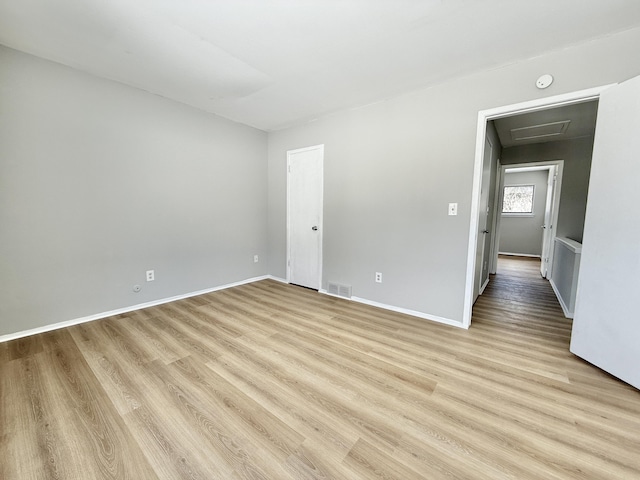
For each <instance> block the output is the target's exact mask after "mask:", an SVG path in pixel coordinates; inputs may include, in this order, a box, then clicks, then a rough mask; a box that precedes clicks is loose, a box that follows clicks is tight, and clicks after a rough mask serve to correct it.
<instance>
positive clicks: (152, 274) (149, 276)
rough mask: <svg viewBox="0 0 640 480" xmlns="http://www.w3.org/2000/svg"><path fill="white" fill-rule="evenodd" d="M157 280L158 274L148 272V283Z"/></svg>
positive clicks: (151, 271)
mask: <svg viewBox="0 0 640 480" xmlns="http://www.w3.org/2000/svg"><path fill="white" fill-rule="evenodd" d="M155 279H156V274H155V272H154V271H153V270H147V282H153V281H154V280H155Z"/></svg>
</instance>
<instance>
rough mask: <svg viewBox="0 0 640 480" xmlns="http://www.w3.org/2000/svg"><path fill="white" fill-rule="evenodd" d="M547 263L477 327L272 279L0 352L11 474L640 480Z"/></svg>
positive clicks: (614, 410)
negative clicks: (580, 354) (577, 348)
mask: <svg viewBox="0 0 640 480" xmlns="http://www.w3.org/2000/svg"><path fill="white" fill-rule="evenodd" d="M538 265H539V264H538V263H537V262H535V261H530V260H518V259H508V258H506V259H505V258H503V259H501V262H500V270H499V273H498V275H496V276H494V277H492V280H491V282H490V284H489V286H488V287H487V290H486V291H485V293H484V295H482V296H481V297H480V298H479V300H478V301H477V303H476V305H475V308H474V317H473V323H472V326H471V329H470V330H468V331H466V330H462V329H457V328H454V327H448V326H444V325H438V324H435V323H431V322H428V321H425V320H421V319H418V318H414V317H409V316H405V315H401V314H396V313H393V312H389V311H385V310H380V309H376V308H373V307H369V306H365V305H361V304H357V303H353V302H349V301H346V300H343V299H338V298H333V297H329V296H325V295H321V294H318V293H315V292H313V291H310V290H306V289H302V288H299V287H295V286H290V285H284V284H281V283H278V282H275V281H261V282H257V283H254V284H250V285H244V286H240V287H235V288H231V289H228V290H224V291H219V292H215V293H211V294H207V295H203V296H199V297H193V298H191V299H187V300H182V301H178V302H174V303H170V304H166V305H162V306H158V307H153V308H147V309H144V310H140V311H136V312H132V313H129V314H125V315H119V316H115V317H111V318H108V319H103V320H98V321H94V322H90V323H86V324H82V325H78V326H75V327H71V328H66V329H61V330H57V331H54V332H50V333H46V334H42V335H37V336H32V337H29V338H25V339H21V340H16V341H12V342H7V343H4V344H0V422H1V423H0V428H1V431H0V478H2V479H3V480H4V479H6V480H14V479H15V480H27V479H29V480H30V479H69V480H76V479H77V480H93V479H107V478H108V479H132V480H146V479H203V480H210V479H230V480H234V479H235V480H237V479H278V480H286V479H324V478H335V479H341V480H344V479H347V480H348V479H354V480H357V479H374V478H384V479H401V480H410V479H439V478H447V479H451V478H461V479H501V478H514V479H565V478H567V479H578V478H580V479H606V478H612V479H613V478H615V479H631V478H640V393H639V392H638V391H637V390H635V389H633V388H632V387H630V386H628V385H626V384H625V383H623V382H620V381H618V380H616V379H615V378H613V377H611V376H609V375H607V374H606V373H604V372H602V371H600V370H598V369H597V368H595V367H593V366H591V365H589V364H588V363H586V362H584V361H582V360H580V359H578V358H576V357H575V356H573V355H572V354H571V353H570V352H569V350H568V347H569V337H570V328H571V322H570V320H567V319H565V318H564V317H563V315H562V310H561V309H560V307H559V305H558V303H557V301H556V299H555V296H554V294H553V292H552V290H551V287H550V286H549V284H548V283H547V282H546V281H544V280H542V279H541V278H540V276H539V273H538V272H537V271H536V269H537V267H538Z"/></svg>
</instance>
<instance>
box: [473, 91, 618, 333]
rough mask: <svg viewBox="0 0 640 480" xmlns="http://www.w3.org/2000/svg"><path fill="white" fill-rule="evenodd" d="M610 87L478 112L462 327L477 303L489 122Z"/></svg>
mask: <svg viewBox="0 0 640 480" xmlns="http://www.w3.org/2000/svg"><path fill="white" fill-rule="evenodd" d="M610 87H611V85H604V86H601V87H594V88H590V89H587V90H581V91H577V92H571V93H566V94H562V95H556V96H553V97H548V98H541V99H537V100H531V101H528V102H523V103H518V104H514V105H506V106H502V107H496V108H492V109H489V110H481V111H479V112H478V123H477V130H476V152H475V164H474V169H473V183H472V195H471V214H470V218H469V241H468V243H467V274H466V281H465V295H464V306H463V312H462V326H463V327H464V328H469V326H471V313H472V310H473V302H474V295H473V294H474V288H473V286H474V280H475V260H476V249H477V246H478V222H479V211H480V190H481V182H482V168H483V161H482V160H483V154H484V146H485V138H486V135H487V121H489V120H494V119H497V118H501V117H506V116H510V115H516V114H519V113H528V112H535V111H537V110H545V109H548V108H554V107H559V106H562V105H570V104H573V103H579V102H585V101H589V100H596V99H598V98H599V96H600V93H601V92H602V91H604V90H606V89H607V88H610Z"/></svg>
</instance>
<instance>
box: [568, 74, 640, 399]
mask: <svg viewBox="0 0 640 480" xmlns="http://www.w3.org/2000/svg"><path fill="white" fill-rule="evenodd" d="M639 131H640V77H635V78H632V79H631V80H627V81H626V82H623V83H621V84H619V85H616V86H614V87H611V88H610V89H608V90H606V91H604V92H602V94H601V95H600V102H599V105H598V119H597V121H596V133H595V137H594V143H593V157H592V163H591V177H590V180H589V198H588V201H587V211H586V215H585V222H584V235H583V243H582V256H581V261H580V275H579V278H578V292H577V297H576V308H575V313H574V318H573V328H572V331H571V346H570V350H571V351H572V352H573V353H575V354H576V355H578V356H580V357H582V358H584V359H585V360H587V361H588V362H590V363H592V364H594V365H596V366H598V367H600V368H602V369H603V370H605V371H607V372H609V373H610V374H612V375H614V376H616V377H618V378H620V379H622V380H624V381H625V382H627V383H629V384H631V385H633V386H634V387H636V388H640V368H638V363H639V361H640V341H639V339H640V321H639V320H638V319H639V318H640V314H638V300H637V298H638V286H639V285H640V281H639V279H640V247H639V245H640V209H639V208H638V206H639V205H640V189H639V188H638V179H640V161H639V160H638V159H640V135H638V132H639Z"/></svg>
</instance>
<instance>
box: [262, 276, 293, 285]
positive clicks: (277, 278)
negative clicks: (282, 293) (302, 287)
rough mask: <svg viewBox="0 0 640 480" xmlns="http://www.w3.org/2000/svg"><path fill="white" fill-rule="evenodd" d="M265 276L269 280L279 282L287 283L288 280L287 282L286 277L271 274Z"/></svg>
mask: <svg viewBox="0 0 640 480" xmlns="http://www.w3.org/2000/svg"><path fill="white" fill-rule="evenodd" d="M267 278H268V279H269V280H275V281H276V282H280V283H289V282H287V279H286V278H281V277H274V276H273V275H267Z"/></svg>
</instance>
